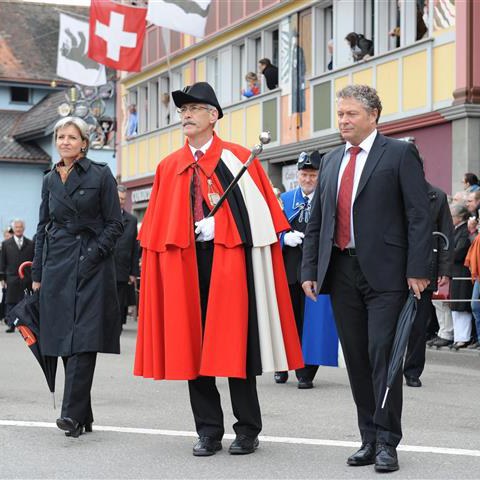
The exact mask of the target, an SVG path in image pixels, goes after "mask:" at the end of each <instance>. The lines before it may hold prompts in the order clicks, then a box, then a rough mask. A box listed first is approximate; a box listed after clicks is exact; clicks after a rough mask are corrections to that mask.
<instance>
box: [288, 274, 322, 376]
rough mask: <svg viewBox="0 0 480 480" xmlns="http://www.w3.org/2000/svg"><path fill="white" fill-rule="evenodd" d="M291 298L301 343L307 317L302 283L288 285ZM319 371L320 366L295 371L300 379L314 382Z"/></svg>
mask: <svg viewBox="0 0 480 480" xmlns="http://www.w3.org/2000/svg"><path fill="white" fill-rule="evenodd" d="M288 288H289V290H290V298H291V300H292V307H293V313H294V314H295V323H296V325H297V332H298V338H299V339H300V343H301V342H302V336H303V321H304V317H305V292H304V291H303V288H302V285H301V284H300V283H298V282H297V283H294V284H290V285H288ZM317 370H318V365H305V366H304V367H303V368H299V369H297V370H295V375H296V376H297V378H298V379H300V378H306V379H308V380H313V379H314V378H315V375H316V373H317Z"/></svg>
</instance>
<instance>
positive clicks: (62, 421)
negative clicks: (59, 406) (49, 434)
mask: <svg viewBox="0 0 480 480" xmlns="http://www.w3.org/2000/svg"><path fill="white" fill-rule="evenodd" d="M57 427H58V428H59V429H60V430H65V432H66V433H68V434H69V435H67V436H68V437H73V438H78V437H79V436H80V435H81V434H82V433H83V425H82V424H81V423H78V422H77V421H76V420H74V419H73V418H69V417H61V418H57Z"/></svg>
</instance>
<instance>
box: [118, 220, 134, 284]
mask: <svg viewBox="0 0 480 480" xmlns="http://www.w3.org/2000/svg"><path fill="white" fill-rule="evenodd" d="M122 222H123V233H122V236H121V237H120V238H119V239H118V240H117V244H116V246H115V251H114V257H115V269H116V272H117V282H128V277H129V276H130V275H134V276H135V277H138V276H139V273H140V272H139V267H138V260H139V247H138V241H137V234H138V232H137V224H138V220H137V217H135V216H134V215H132V214H130V213H128V212H126V211H125V210H124V211H123V213H122Z"/></svg>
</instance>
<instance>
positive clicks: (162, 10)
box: [147, 0, 211, 37]
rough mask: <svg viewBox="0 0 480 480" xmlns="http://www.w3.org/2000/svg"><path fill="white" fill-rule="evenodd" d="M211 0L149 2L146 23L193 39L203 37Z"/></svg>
mask: <svg viewBox="0 0 480 480" xmlns="http://www.w3.org/2000/svg"><path fill="white" fill-rule="evenodd" d="M210 2H211V0H150V1H149V2H148V11H147V21H149V22H152V23H154V24H155V25H159V26H160V27H165V28H168V29H170V30H175V31H177V32H182V33H187V34H189V35H193V36H195V37H203V36H205V26H206V24H207V16H208V10H209V8H210Z"/></svg>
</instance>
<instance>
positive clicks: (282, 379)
mask: <svg viewBox="0 0 480 480" xmlns="http://www.w3.org/2000/svg"><path fill="white" fill-rule="evenodd" d="M273 378H274V379H275V383H286V381H287V380H288V372H275V375H274V376H273Z"/></svg>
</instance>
